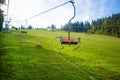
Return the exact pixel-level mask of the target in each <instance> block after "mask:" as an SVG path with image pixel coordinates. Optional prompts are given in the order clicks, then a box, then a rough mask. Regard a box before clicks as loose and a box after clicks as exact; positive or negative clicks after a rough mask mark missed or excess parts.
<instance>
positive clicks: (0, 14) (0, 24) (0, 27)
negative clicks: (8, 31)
mask: <svg viewBox="0 0 120 80" xmlns="http://www.w3.org/2000/svg"><path fill="white" fill-rule="evenodd" d="M2 27H3V11H2V10H1V9H0V31H1V30H2Z"/></svg>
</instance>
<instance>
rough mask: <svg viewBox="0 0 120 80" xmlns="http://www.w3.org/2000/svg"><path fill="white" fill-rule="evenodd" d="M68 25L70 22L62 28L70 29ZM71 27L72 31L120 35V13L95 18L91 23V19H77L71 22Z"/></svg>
mask: <svg viewBox="0 0 120 80" xmlns="http://www.w3.org/2000/svg"><path fill="white" fill-rule="evenodd" d="M68 26H69V24H65V25H64V26H62V28H61V30H65V31H68ZM70 28H71V30H70V31H73V32H85V33H92V34H96V33H97V34H105V35H110V36H116V37H120V13H117V14H113V15H112V16H109V17H107V18H106V17H105V18H100V19H97V20H93V21H92V22H91V23H90V22H89V21H86V22H79V21H76V22H74V23H71V24H70Z"/></svg>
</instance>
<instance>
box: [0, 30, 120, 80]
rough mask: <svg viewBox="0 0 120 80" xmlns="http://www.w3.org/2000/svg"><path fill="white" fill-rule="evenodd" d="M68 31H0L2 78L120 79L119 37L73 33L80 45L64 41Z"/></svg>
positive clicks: (8, 79) (46, 79) (48, 79)
mask: <svg viewBox="0 0 120 80" xmlns="http://www.w3.org/2000/svg"><path fill="white" fill-rule="evenodd" d="M60 36H63V37H67V32H63V31H47V30H28V33H21V31H20V30H16V31H14V30H12V31H11V33H2V32H0V43H1V44H0V80H119V79H120V68H119V66H120V38H116V37H110V36H106V35H95V34H87V33H75V32H72V33H71V37H73V38H78V37H80V38H81V42H80V47H79V48H78V49H77V50H74V48H76V46H75V45H63V46H64V49H62V48H61V45H60V40H59V38H57V37H60Z"/></svg>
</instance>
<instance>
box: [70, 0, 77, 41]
mask: <svg viewBox="0 0 120 80" xmlns="http://www.w3.org/2000/svg"><path fill="white" fill-rule="evenodd" d="M70 2H71V3H72V6H73V8H74V15H73V17H72V18H71V19H70V20H69V22H68V39H69V40H70V27H71V21H72V19H74V18H75V16H76V8H75V5H74V3H75V2H73V0H71V1H70Z"/></svg>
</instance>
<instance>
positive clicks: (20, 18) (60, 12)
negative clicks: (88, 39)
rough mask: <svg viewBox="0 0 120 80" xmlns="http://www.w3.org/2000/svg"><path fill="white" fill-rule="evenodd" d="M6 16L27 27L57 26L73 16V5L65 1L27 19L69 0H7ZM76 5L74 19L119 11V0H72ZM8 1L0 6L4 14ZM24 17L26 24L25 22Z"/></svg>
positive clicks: (96, 17)
mask: <svg viewBox="0 0 120 80" xmlns="http://www.w3.org/2000/svg"><path fill="white" fill-rule="evenodd" d="M7 1H8V0H7ZM9 1H10V3H9V12H8V18H11V23H10V24H11V25H13V26H15V27H20V25H23V26H25V27H27V26H28V25H32V26H33V27H34V28H37V27H38V28H47V27H48V26H50V25H51V24H55V25H56V27H57V28H60V27H61V26H62V25H64V24H66V23H68V21H69V19H70V18H71V17H72V16H73V7H72V5H71V3H67V4H66V5H63V6H61V7H59V8H57V9H54V10H52V11H49V12H47V13H44V14H42V15H39V16H36V17H34V18H31V19H28V18H30V17H32V16H34V15H37V14H39V13H41V12H44V11H46V10H48V9H51V8H53V7H56V6H58V5H60V4H63V3H65V2H68V1H69V0H9ZM74 2H75V7H76V17H75V18H74V19H73V20H72V22H75V21H80V22H81V21H83V22H84V21H89V22H91V21H92V20H97V19H98V18H104V17H108V16H112V14H116V13H120V0H74ZM7 5H8V3H7V2H6V4H5V5H4V6H2V9H3V10H4V14H6V10H7ZM26 19H28V20H27V24H26Z"/></svg>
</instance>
